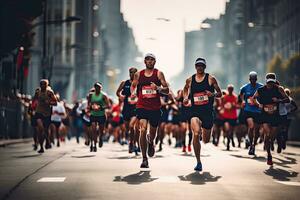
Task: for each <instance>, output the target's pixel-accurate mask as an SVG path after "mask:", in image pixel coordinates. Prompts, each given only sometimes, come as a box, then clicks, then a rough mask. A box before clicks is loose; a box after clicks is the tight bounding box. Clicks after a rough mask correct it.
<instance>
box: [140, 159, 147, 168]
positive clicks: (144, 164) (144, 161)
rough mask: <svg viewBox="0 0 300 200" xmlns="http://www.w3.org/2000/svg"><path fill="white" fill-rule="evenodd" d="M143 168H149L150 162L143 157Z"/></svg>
mask: <svg viewBox="0 0 300 200" xmlns="http://www.w3.org/2000/svg"><path fill="white" fill-rule="evenodd" d="M141 168H149V164H148V160H147V159H143V162H142V164H141Z"/></svg>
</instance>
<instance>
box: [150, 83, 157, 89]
mask: <svg viewBox="0 0 300 200" xmlns="http://www.w3.org/2000/svg"><path fill="white" fill-rule="evenodd" d="M150 86H151V88H152V90H157V88H158V86H157V85H156V84H155V83H153V82H151V84H150Z"/></svg>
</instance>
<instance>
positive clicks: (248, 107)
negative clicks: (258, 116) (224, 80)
mask: <svg viewBox="0 0 300 200" xmlns="http://www.w3.org/2000/svg"><path fill="white" fill-rule="evenodd" d="M262 86H263V84H261V83H256V85H255V87H253V86H252V85H251V83H248V84H246V85H244V86H243V87H242V88H241V94H244V101H245V108H244V110H245V111H248V112H256V113H260V112H261V110H260V109H259V108H258V107H257V106H255V105H252V103H251V101H252V100H251V97H252V96H253V95H254V93H255V92H256V91H257V89H258V88H260V87H262Z"/></svg>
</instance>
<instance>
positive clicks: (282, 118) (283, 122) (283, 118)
mask: <svg viewBox="0 0 300 200" xmlns="http://www.w3.org/2000/svg"><path fill="white" fill-rule="evenodd" d="M279 118H280V120H279V122H280V125H284V126H287V125H288V124H289V122H288V118H287V115H280V116H279Z"/></svg>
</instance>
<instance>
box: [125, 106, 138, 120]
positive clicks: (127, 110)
mask: <svg viewBox="0 0 300 200" xmlns="http://www.w3.org/2000/svg"><path fill="white" fill-rule="evenodd" d="M135 110H136V109H135V108H129V107H124V108H123V110H122V115H123V119H124V121H130V119H131V118H132V117H134V116H136V111H135Z"/></svg>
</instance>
